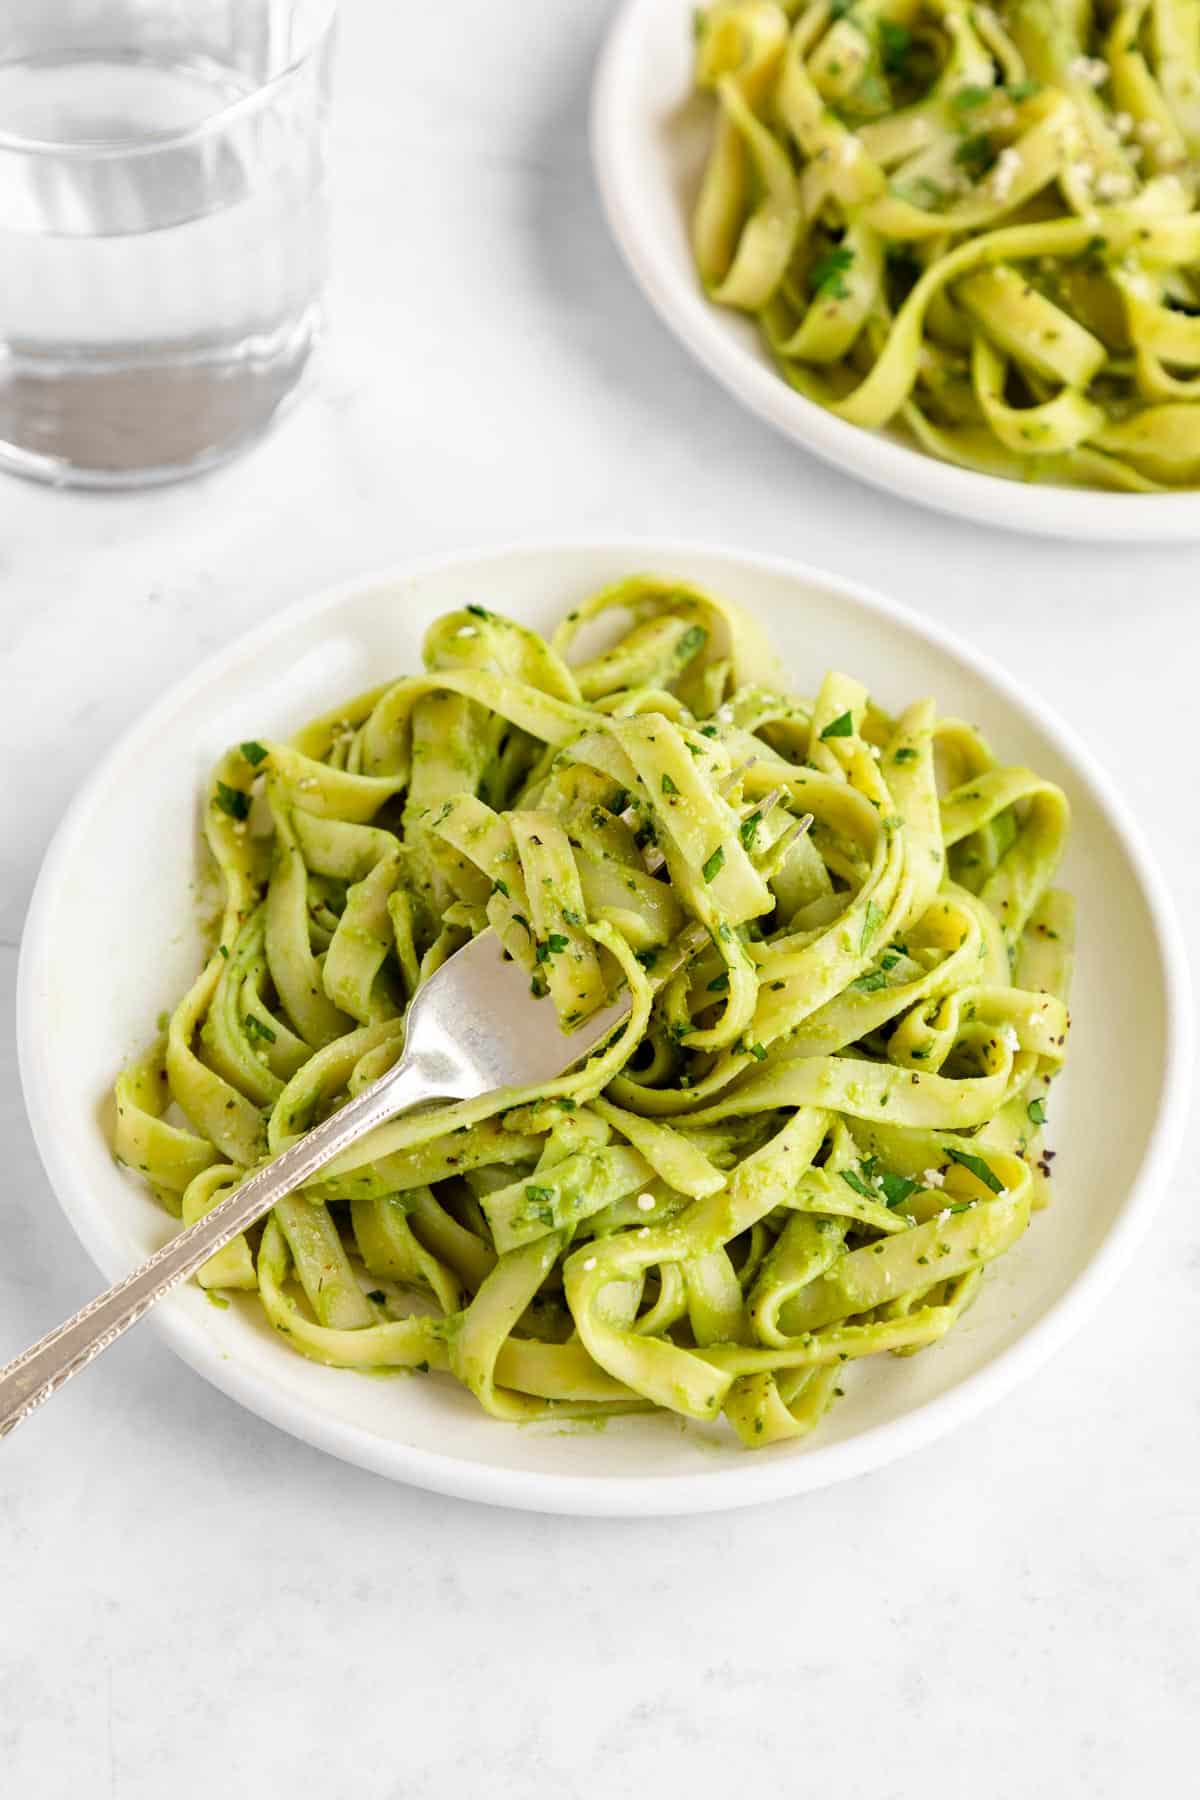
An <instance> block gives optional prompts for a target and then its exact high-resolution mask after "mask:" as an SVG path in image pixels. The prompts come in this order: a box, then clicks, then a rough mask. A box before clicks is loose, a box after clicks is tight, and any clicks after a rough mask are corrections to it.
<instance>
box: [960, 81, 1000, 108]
mask: <svg viewBox="0 0 1200 1800" xmlns="http://www.w3.org/2000/svg"><path fill="white" fill-rule="evenodd" d="M994 92H995V89H994V88H990V87H980V86H979V84H978V83H977V82H970V83H969V84H968V85H967V86H966V87H960V88H959V90H958V92H957V94H955V95H954V96H953V99H952V104H953V105H954V106H955V107H956V108H957V109H958V111H959V112H970V111H971V110H972V108H973V107H976V106H982V105H983V103H984V101H985V100H990V99H991V97H992V94H993V93H994Z"/></svg>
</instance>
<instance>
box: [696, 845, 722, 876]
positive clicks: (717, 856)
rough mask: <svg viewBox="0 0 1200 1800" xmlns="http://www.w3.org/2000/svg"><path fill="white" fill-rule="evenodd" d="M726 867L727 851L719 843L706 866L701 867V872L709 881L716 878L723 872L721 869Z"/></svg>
mask: <svg viewBox="0 0 1200 1800" xmlns="http://www.w3.org/2000/svg"><path fill="white" fill-rule="evenodd" d="M724 867H725V852H724V850H723V849H722V848H721V846H720V844H718V845H717V847H716V849H715V850H714V851H713V853H712V855H711V856H710V857H709V859H708V861H707V862H706V863H705V865H704V867H703V868H702V869H701V871H700V873H701V874H702V875H703V877H704V879H705V881H706V882H709V881H713V880H715V878H716V877H717V876H718V875H719V874H720V873H721V870H722V869H723V868H724Z"/></svg>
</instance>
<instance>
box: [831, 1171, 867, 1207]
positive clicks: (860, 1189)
mask: <svg viewBox="0 0 1200 1800" xmlns="http://www.w3.org/2000/svg"><path fill="white" fill-rule="evenodd" d="M838 1174H839V1175H840V1176H841V1178H842V1180H843V1181H844V1182H845V1184H846V1186H847V1187H848V1188H853V1189H854V1192H855V1193H856V1194H861V1195H862V1197H863V1199H864V1200H874V1199H875V1198H876V1195H875V1192H874V1190H873V1189H872V1188H870V1187H869V1186H868V1185H867V1183H866V1182H865V1181H864V1180H863V1178H862V1176H861V1175H859V1174H858V1173H857V1171H856V1170H854V1169H839V1170H838Z"/></svg>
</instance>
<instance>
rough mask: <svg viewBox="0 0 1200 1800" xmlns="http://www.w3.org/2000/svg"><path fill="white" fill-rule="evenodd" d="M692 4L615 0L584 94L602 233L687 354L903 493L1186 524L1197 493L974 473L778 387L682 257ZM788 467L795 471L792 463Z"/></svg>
mask: <svg viewBox="0 0 1200 1800" xmlns="http://www.w3.org/2000/svg"><path fill="white" fill-rule="evenodd" d="M694 10H695V0H625V5H624V6H623V7H622V8H621V11H620V12H619V14H618V15H617V19H616V22H615V23H614V25H613V27H612V32H611V35H610V37H609V40H608V43H607V45H606V47H605V51H604V55H603V56H602V58H601V61H600V65H599V69H598V72H597V77H596V86H595V93H594V96H593V106H592V154H593V159H594V162H595V167H596V176H597V179H598V181H599V185H600V194H601V197H602V199H603V201H604V207H605V210H606V212H607V214H608V219H609V223H610V225H611V227H612V230H613V233H614V235H615V237H616V239H617V242H618V244H619V245H620V246H621V249H622V250H623V252H624V254H625V257H626V259H627V261H628V263H629V266H630V268H631V269H632V270H633V273H634V276H635V277H636V279H637V281H638V282H639V283H640V285H641V287H642V289H643V291H644V292H645V294H646V296H647V298H648V299H649V300H650V301H651V302H652V304H653V305H654V306H655V308H656V309H657V310H658V312H659V313H660V315H661V316H662V318H663V319H664V321H665V322H666V324H667V325H669V326H670V328H671V330H672V331H673V332H674V333H675V335H676V337H678V338H679V339H681V341H682V342H683V343H684V344H686V345H687V347H688V349H689V350H690V351H691V352H692V354H693V356H695V357H696V358H697V360H698V361H699V362H701V363H703V364H704V366H705V368H706V369H708V370H709V371H710V373H711V374H713V375H715V376H716V378H717V380H718V381H720V382H722V383H723V384H724V386H725V387H727V388H728V389H729V391H730V393H731V394H733V395H735V396H736V398H737V399H739V400H740V401H742V402H743V404H744V405H746V406H748V407H749V408H750V409H751V411H752V412H756V413H758V414H759V416H760V417H761V418H764V419H767V420H769V422H770V423H771V424H772V425H775V426H778V428H779V430H780V431H782V432H784V433H785V434H786V435H787V436H788V437H790V438H794V439H795V441H796V442H797V443H798V444H803V445H804V447H805V448H806V449H808V450H812V451H813V452H815V454H816V455H817V456H820V457H823V458H824V459H825V461H826V462H831V463H834V464H836V466H837V467H838V468H839V469H845V470H847V471H848V472H849V473H850V474H852V475H858V476H861V477H862V479H863V480H864V481H869V482H871V483H873V484H874V486H876V487H881V488H886V489H887V490H888V491H889V492H890V493H893V494H899V495H900V496H901V497H902V498H903V499H905V500H915V501H917V502H918V503H919V504H920V505H922V506H932V507H936V508H937V509H938V510H939V511H941V512H948V513H960V514H962V515H963V517H965V518H969V519H980V520H982V521H983V522H984V523H986V524H989V525H1002V526H1006V527H1008V528H1010V529H1012V530H1015V531H1032V532H1041V533H1044V534H1046V535H1049V536H1062V537H1081V538H1089V539H1092V540H1099V539H1105V540H1117V541H1125V542H1143V541H1147V540H1151V541H1152V540H1155V539H1160V540H1161V539H1165V538H1195V537H1200V493H1186V494H1185V493H1181V494H1108V493H1092V492H1087V491H1084V490H1082V489H1078V488H1067V487H1042V486H1030V485H1027V484H1025V483H1022V482H1015V481H1002V480H1000V479H999V478H998V477H996V476H992V475H977V474H975V473H973V472H972V471H971V470H968V469H956V468H953V467H952V466H951V465H950V464H949V463H943V462H939V461H938V460H937V459H936V458H935V457H931V456H927V455H926V454H925V453H924V452H923V451H921V450H917V449H914V448H913V447H912V446H911V445H910V444H908V443H907V442H904V441H902V440H901V439H900V438H899V437H891V436H888V435H885V434H882V433H876V432H869V431H863V430H861V429H860V428H859V427H858V426H855V425H848V424H846V423H845V421H844V420H842V419H837V418H835V417H834V416H833V414H832V413H828V412H826V411H825V410H824V408H823V407H820V406H817V405H816V404H815V403H814V402H813V401H811V400H806V399H805V398H804V396H803V394H798V393H796V392H795V390H794V389H792V388H790V387H789V386H788V384H787V383H786V382H785V381H784V380H783V379H782V378H781V377H780V376H779V374H778V373H777V372H776V370H775V369H774V368H773V366H772V364H771V361H770V358H769V357H768V355H767V352H766V351H765V349H764V348H763V346H762V344H761V342H760V341H759V336H758V332H757V329H756V327H755V326H754V324H753V322H752V321H751V320H750V319H748V318H746V317H745V316H744V315H743V314H740V313H735V312H733V311H731V310H730V309H729V308H727V307H721V306H714V305H713V304H712V303H711V301H709V300H708V299H707V298H706V297H705V295H704V293H703V291H702V290H701V287H700V284H699V282H698V280H697V278H696V272H695V268H694V266H693V263H692V256H691V251H690V249H689V246H688V220H689V218H690V216H691V211H692V202H693V199H694V196H695V194H696V191H697V188H698V186H699V180H700V173H701V170H702V168H703V166H704V161H705V157H706V155H707V150H708V144H709V140H710V136H711V106H710V103H709V102H708V101H707V99H705V98H701V99H696V98H694V97H693V95H692V42H693V40H692V14H693V11H694ZM796 478H797V480H798V481H802V480H803V469H802V468H800V467H798V468H797V470H796Z"/></svg>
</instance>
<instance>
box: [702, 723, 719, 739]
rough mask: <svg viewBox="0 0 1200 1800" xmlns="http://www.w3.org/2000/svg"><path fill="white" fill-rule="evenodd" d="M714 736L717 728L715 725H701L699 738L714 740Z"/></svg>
mask: <svg viewBox="0 0 1200 1800" xmlns="http://www.w3.org/2000/svg"><path fill="white" fill-rule="evenodd" d="M716 735H717V728H716V726H715V725H702V726H701V727H700V736H701V737H707V738H714V737H716Z"/></svg>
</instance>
